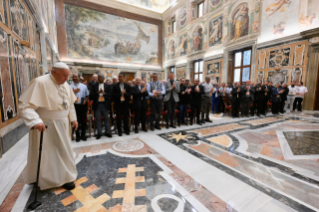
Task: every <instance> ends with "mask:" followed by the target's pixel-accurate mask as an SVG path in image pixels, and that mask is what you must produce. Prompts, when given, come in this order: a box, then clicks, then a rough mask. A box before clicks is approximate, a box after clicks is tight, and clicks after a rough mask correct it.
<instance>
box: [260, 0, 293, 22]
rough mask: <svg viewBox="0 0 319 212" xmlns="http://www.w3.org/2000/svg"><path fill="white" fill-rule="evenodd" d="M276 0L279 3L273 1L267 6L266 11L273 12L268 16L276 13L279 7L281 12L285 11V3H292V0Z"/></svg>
mask: <svg viewBox="0 0 319 212" xmlns="http://www.w3.org/2000/svg"><path fill="white" fill-rule="evenodd" d="M275 1H276V2H277V3H273V4H271V5H269V6H268V7H267V8H266V12H272V13H270V14H269V15H268V16H267V18H268V17H269V16H272V15H273V14H275V13H276V12H277V11H278V10H279V9H280V12H281V13H282V12H285V10H286V8H285V4H291V0H275Z"/></svg>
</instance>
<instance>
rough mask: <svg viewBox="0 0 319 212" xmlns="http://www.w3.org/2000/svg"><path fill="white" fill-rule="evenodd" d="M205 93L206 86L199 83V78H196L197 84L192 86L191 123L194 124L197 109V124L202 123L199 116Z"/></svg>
mask: <svg viewBox="0 0 319 212" xmlns="http://www.w3.org/2000/svg"><path fill="white" fill-rule="evenodd" d="M203 94H204V87H203V86H201V85H200V84H199V79H196V80H195V84H194V85H193V86H192V87H191V97H192V101H191V125H193V120H194V115H195V111H196V118H197V121H196V122H197V124H199V125H202V123H201V120H200V118H199V115H200V109H201V106H202V95H203Z"/></svg>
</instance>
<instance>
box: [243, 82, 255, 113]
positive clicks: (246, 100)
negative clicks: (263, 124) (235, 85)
mask: <svg viewBox="0 0 319 212" xmlns="http://www.w3.org/2000/svg"><path fill="white" fill-rule="evenodd" d="M250 84H251V82H250V80H247V81H246V85H244V86H242V87H241V89H240V90H241V116H249V109H250V106H251V102H252V101H254V99H255V98H254V93H255V90H254V88H253V87H251V86H250Z"/></svg>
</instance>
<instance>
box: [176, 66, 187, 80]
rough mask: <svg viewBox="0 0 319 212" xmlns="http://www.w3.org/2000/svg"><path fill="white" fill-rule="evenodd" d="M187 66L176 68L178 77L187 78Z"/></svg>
mask: <svg viewBox="0 0 319 212" xmlns="http://www.w3.org/2000/svg"><path fill="white" fill-rule="evenodd" d="M186 68H187V67H186V66H183V67H178V68H176V79H177V80H180V79H182V78H183V79H186Z"/></svg>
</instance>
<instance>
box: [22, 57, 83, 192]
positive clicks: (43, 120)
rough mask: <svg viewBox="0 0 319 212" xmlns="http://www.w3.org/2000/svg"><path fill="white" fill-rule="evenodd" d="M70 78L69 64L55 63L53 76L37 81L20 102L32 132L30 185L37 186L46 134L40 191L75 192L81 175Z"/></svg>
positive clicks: (28, 179) (30, 86) (32, 83)
mask: <svg viewBox="0 0 319 212" xmlns="http://www.w3.org/2000/svg"><path fill="white" fill-rule="evenodd" d="M69 75H70V70H69V67H68V66H67V65H66V64H64V63H56V64H55V65H54V66H53V69H52V71H51V74H48V75H45V76H41V77H38V78H36V79H34V80H33V81H32V82H31V83H30V84H29V85H28V87H27V88H26V90H25V91H24V92H23V94H22V95H21V97H20V99H19V109H20V116H21V118H22V120H23V121H24V123H25V124H26V125H27V126H28V127H29V129H30V135H29V153H28V163H27V169H26V171H27V175H26V183H28V184H30V183H34V182H36V175H37V164H38V157H39V145H40V144H39V143H40V132H41V131H42V132H44V133H43V150H42V160H41V168H40V176H39V187H40V189H41V190H44V189H49V188H53V187H60V186H63V187H64V188H65V189H68V190H72V189H73V188H74V187H75V185H74V183H73V181H74V180H76V178H77V175H78V173H77V169H76V166H75V160H74V157H73V151H72V148H71V136H70V135H71V133H70V132H71V124H72V126H73V127H74V128H75V129H77V127H78V123H77V118H76V113H75V109H74V102H75V100H76V97H75V95H74V93H73V91H72V89H71V87H70V86H69V85H68V84H67V82H66V81H67V80H68V79H69ZM70 123H71V124H70ZM45 126H47V129H46V128H45Z"/></svg>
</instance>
